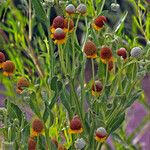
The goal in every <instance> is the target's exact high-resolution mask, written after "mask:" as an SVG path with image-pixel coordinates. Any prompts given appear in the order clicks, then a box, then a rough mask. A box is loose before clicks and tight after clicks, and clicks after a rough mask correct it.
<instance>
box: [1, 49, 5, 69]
mask: <svg viewBox="0 0 150 150" xmlns="http://www.w3.org/2000/svg"><path fill="white" fill-rule="evenodd" d="M4 61H5V55H4V54H3V53H2V52H0V69H1V68H2V64H3V62H4Z"/></svg>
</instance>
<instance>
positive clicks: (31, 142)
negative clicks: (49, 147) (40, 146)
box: [28, 138, 36, 150]
mask: <svg viewBox="0 0 150 150" xmlns="http://www.w3.org/2000/svg"><path fill="white" fill-rule="evenodd" d="M28 150H36V141H35V140H34V139H32V138H29V140H28Z"/></svg>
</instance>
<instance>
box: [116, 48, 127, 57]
mask: <svg viewBox="0 0 150 150" xmlns="http://www.w3.org/2000/svg"><path fill="white" fill-rule="evenodd" d="M117 55H118V56H121V57H122V58H123V59H126V58H127V51H126V49H125V48H119V49H118V51H117Z"/></svg>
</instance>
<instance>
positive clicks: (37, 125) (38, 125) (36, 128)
mask: <svg viewBox="0 0 150 150" xmlns="http://www.w3.org/2000/svg"><path fill="white" fill-rule="evenodd" d="M43 128H44V125H43V122H42V121H41V120H40V119H35V120H34V121H33V123H32V136H33V137H35V136H38V135H39V134H42V133H43Z"/></svg>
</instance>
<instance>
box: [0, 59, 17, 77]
mask: <svg viewBox="0 0 150 150" xmlns="http://www.w3.org/2000/svg"><path fill="white" fill-rule="evenodd" d="M2 68H3V75H5V76H12V75H13V73H14V71H15V64H14V63H13V62H12V61H10V60H7V61H5V62H4V63H3V65H2Z"/></svg>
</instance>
